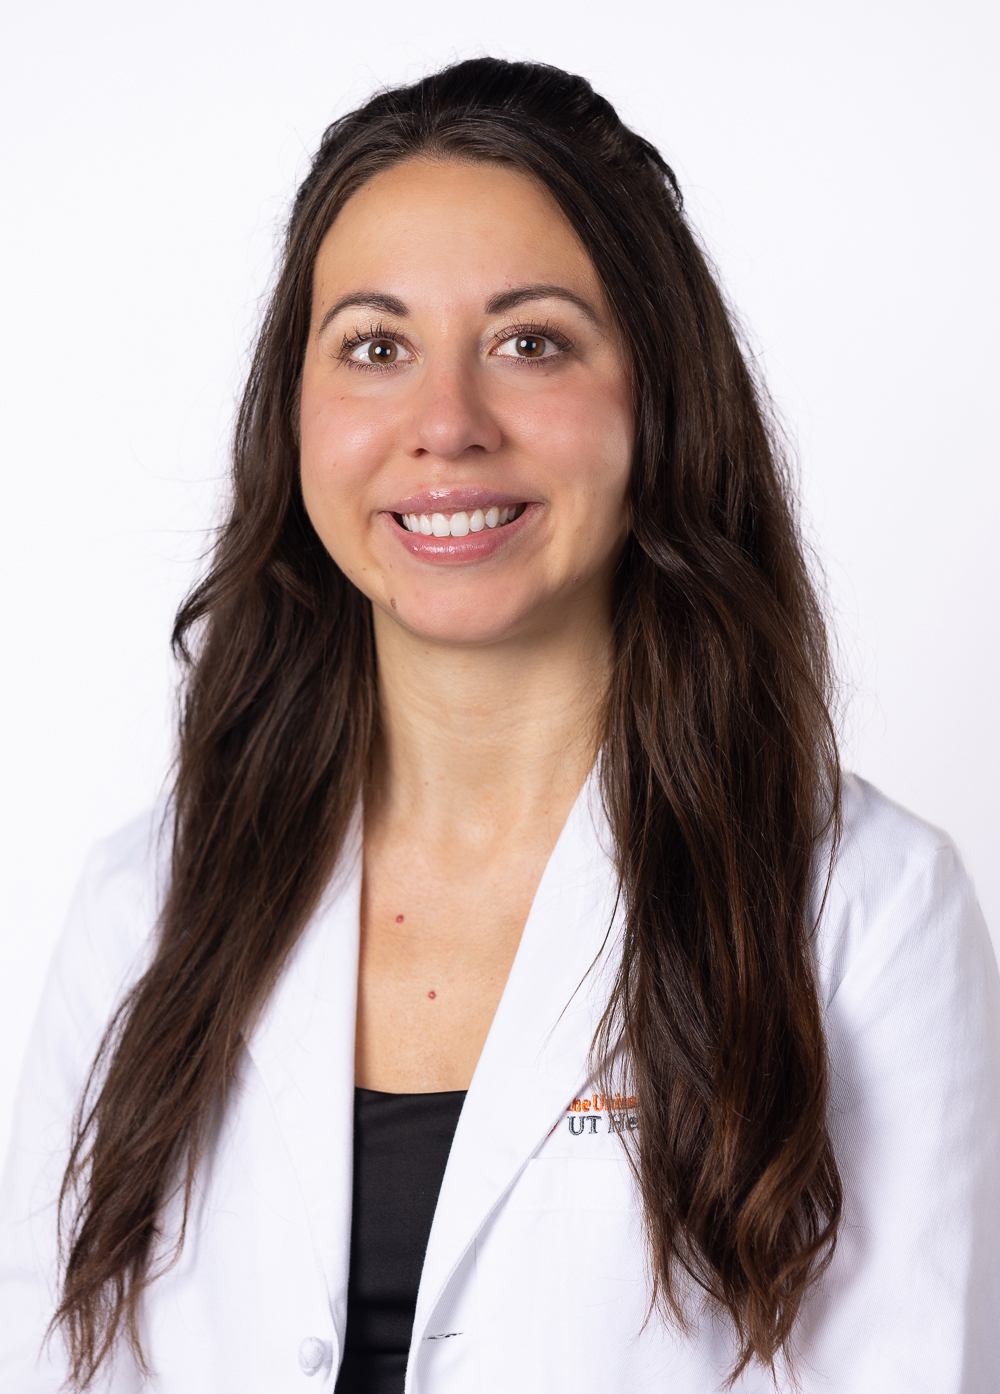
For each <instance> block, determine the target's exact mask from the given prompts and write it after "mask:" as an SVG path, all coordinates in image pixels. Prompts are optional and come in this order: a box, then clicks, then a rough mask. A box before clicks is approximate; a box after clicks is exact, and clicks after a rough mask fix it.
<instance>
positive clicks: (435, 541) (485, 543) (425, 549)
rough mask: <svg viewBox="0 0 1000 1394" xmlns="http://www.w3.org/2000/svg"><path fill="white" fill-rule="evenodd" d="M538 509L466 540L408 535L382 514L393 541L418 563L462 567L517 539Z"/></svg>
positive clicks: (388, 515)
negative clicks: (417, 560) (399, 544)
mask: <svg viewBox="0 0 1000 1394" xmlns="http://www.w3.org/2000/svg"><path fill="white" fill-rule="evenodd" d="M539 507H540V505H539V504H537V503H529V504H527V505H526V506H525V509H524V512H523V513H522V514H521V515H520V517H518V518H515V519H514V521H513V522H512V523H504V524H503V525H502V526H501V527H496V528H483V530H482V531H481V532H470V533H468V534H467V535H466V536H465V537H434V536H433V535H432V536H430V537H427V536H426V535H425V534H424V533H422V532H407V530H406V528H404V527H403V526H402V524H401V523H397V522H396V519H395V517H394V516H393V515H392V514H391V513H383V514H382V515H381V516H382V519H383V523H384V526H385V527H387V528H388V529H389V530H390V532H391V533H392V534H393V536H394V537H395V538H396V541H397V542H399V543H401V544H402V546H403V547H405V548H406V550H407V551H408V552H409V553H410V555H411V556H413V557H417V558H419V560H420V561H425V562H430V563H431V565H432V566H461V565H463V564H464V563H466V562H473V561H483V560H484V558H486V557H492V556H493V555H494V553H495V552H497V551H499V550H500V548H501V547H504V546H506V545H507V544H508V543H509V542H513V541H514V540H515V539H516V538H518V537H520V536H521V534H522V533H523V532H524V530H525V528H526V527H528V526H530V523H531V520H532V518H534V516H535V514H536V513H537V512H538V509H539Z"/></svg>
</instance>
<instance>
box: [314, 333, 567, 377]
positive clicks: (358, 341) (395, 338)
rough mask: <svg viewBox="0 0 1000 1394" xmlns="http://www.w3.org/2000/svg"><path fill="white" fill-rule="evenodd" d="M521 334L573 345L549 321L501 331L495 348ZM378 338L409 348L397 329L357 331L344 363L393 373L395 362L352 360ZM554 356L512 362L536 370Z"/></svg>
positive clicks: (344, 350)
mask: <svg viewBox="0 0 1000 1394" xmlns="http://www.w3.org/2000/svg"><path fill="white" fill-rule="evenodd" d="M520 335H534V336H535V337H536V338H539V339H548V341H549V343H551V344H554V345H555V346H556V348H557V349H558V350H559V351H560V353H569V352H571V350H572V347H573V346H572V344H571V343H570V341H569V340H568V339H567V338H566V336H565V335H564V334H560V333H559V331H558V330H557V329H553V328H551V326H550V325H549V322H548V321H547V320H546V322H545V323H544V324H536V323H534V322H532V323H528V324H511V325H508V326H507V328H506V329H502V330H499V331H498V332H497V333H496V334H494V335H493V347H494V348H499V347H500V345H501V344H506V343H508V342H509V341H510V340H511V339H516V338H518V337H519V336H520ZM375 339H385V340H387V341H388V342H389V343H392V344H399V345H400V346H401V347H405V344H404V342H403V336H402V335H401V334H399V333H397V331H396V330H394V329H386V328H385V326H384V325H382V324H381V323H379V324H372V325H369V327H368V329H367V330H364V331H362V330H360V329H356V330H355V331H354V333H353V334H345V335H344V339H343V342H342V343H341V345H340V353H339V354H338V355H337V356H338V358H339V359H340V361H341V362H343V363H347V365H348V366H349V367H350V368H352V369H355V370H357V371H359V372H362V373H391V372H394V371H395V369H396V367H397V365H396V364H395V363H362V362H360V360H359V359H356V358H352V357H351V354H352V353H353V352H354V350H355V349H357V348H360V347H361V345H362V344H370V343H371V342H372V341H373V340H375ZM552 357H554V355H552V354H549V355H547V356H546V357H542V358H517V357H513V358H511V360H510V361H511V362H512V363H518V364H520V365H522V366H524V367H528V368H535V367H537V366H538V365H539V364H540V363H545V362H547V361H549V360H551V358H552Z"/></svg>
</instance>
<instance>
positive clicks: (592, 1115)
mask: <svg viewBox="0 0 1000 1394" xmlns="http://www.w3.org/2000/svg"><path fill="white" fill-rule="evenodd" d="M636 1102H637V1101H636V1096H635V1095H634V1094H614V1095H609V1096H607V1097H606V1096H605V1095H604V1094H591V1095H590V1097H589V1098H585V1099H574V1100H573V1102H572V1103H571V1104H570V1105H569V1107H568V1108H567V1109H566V1112H567V1114H568V1115H569V1117H568V1118H567V1120H566V1122H567V1124H568V1125H569V1131H570V1133H571V1134H572V1136H573V1137H583V1136H584V1134H585V1133H586V1135H587V1136H589V1137H593V1136H595V1135H596V1134H597V1133H599V1132H608V1133H622V1132H624V1131H625V1130H626V1129H628V1130H629V1131H630V1132H631V1131H632V1130H633V1129H635V1128H637V1127H638V1126H639V1120H638V1119H637V1118H636V1115H635V1107H636ZM602 1119H603V1121H604V1125H605V1126H604V1127H603V1128H602V1127H601V1126H600V1124H601V1121H602Z"/></svg>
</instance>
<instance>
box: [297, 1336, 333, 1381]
mask: <svg viewBox="0 0 1000 1394" xmlns="http://www.w3.org/2000/svg"><path fill="white" fill-rule="evenodd" d="M299 1364H300V1365H301V1366H302V1369H303V1370H304V1371H305V1373H306V1374H307V1375H318V1374H319V1372H320V1370H322V1369H324V1368H326V1369H329V1367H330V1366H331V1365H332V1364H333V1345H332V1343H331V1342H330V1341H323V1340H321V1339H320V1338H319V1336H307V1337H306V1338H305V1340H304V1341H303V1342H302V1344H301V1345H300V1346H299Z"/></svg>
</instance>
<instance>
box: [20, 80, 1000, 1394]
mask: <svg viewBox="0 0 1000 1394" xmlns="http://www.w3.org/2000/svg"><path fill="white" fill-rule="evenodd" d="M175 638H176V642H177V645H178V647H179V649H180V651H181V653H182V654H183V655H184V656H185V658H186V659H187V660H188V662H189V665H190V666H189V674H188V678H187V686H186V699H185V705H184V710H183V721H182V730H181V740H180V749H179V756H178V765H177V777H176V782H175V786H174V789H173V793H172V798H171V800H170V802H169V804H168V805H167V806H166V807H164V808H162V809H160V810H159V811H158V812H157V813H156V814H155V815H154V816H153V818H152V819H146V820H143V821H141V822H140V823H139V824H137V825H135V826H134V827H132V828H130V829H127V830H126V831H125V832H124V833H122V834H120V835H119V836H118V837H116V838H113V839H111V840H110V842H108V843H107V844H105V845H104V847H103V848H101V849H99V850H98V852H97V853H96V854H95V857H94V859H93V860H92V863H91V865H90V867H89V869H88V871H87V873H86V875H85V877H84V881H83V884H82V887H81V890H80V893H79V896H78V900H77V903H76V908H75V910H74V912H73V914H72V915H71V919H70V924H69V927H68V929H67V932H66V936H65V939H64V942H63V944H62V947H61V949H60V952H59V955H58V957H57V960H56V964H55V966H54V969H53V976H52V981H51V983H50V986H49V989H48V992H47V996H46V1002H45V1005H44V1007H43V1011H42V1016H41V1020H40V1023H39V1027H38V1030H37V1033H36V1037H35V1041H34V1045H33V1047H32V1051H31V1055H30V1059H29V1063H28V1067H27V1074H26V1080H25V1085H24V1090H23V1093H22V1104H21V1113H20V1118H19V1123H18V1132H17V1142H16V1145H15V1150H14V1154H13V1161H12V1165H11V1168H10V1171H9V1174H8V1181H7V1189H6V1196H7V1201H6V1209H5V1221H4V1223H5V1230H4V1255H5V1258H4V1265H5V1266H4V1269H3V1274H2V1276H3V1280H4V1285H5V1287H4V1311H5V1313H9V1314H10V1316H9V1317H8V1316H5V1323H6V1330H5V1335H4V1342H5V1346H4V1355H3V1360H4V1362H5V1363H3V1364H2V1365H0V1371H2V1373H3V1375H4V1380H3V1387H4V1388H5V1389H6V1388H12V1389H17V1390H18V1391H25V1394H27V1392H28V1391H50V1390H55V1389H56V1388H59V1387H62V1383H63V1381H64V1379H66V1378H67V1377H68V1379H69V1383H70V1386H71V1387H74V1388H77V1389H80V1388H85V1387H89V1388H101V1389H109V1390H112V1391H114V1392H115V1394H125V1391H133V1390H139V1389H156V1390H162V1391H167V1394H200V1392H201V1391H205V1394H208V1391H211V1392H212V1394H224V1391H230V1390H231V1391H237V1390H239V1391H240V1394H250V1391H257V1390H259V1391H262V1394H263V1391H268V1394H275V1391H279V1390H285V1389H288V1390H292V1389H297V1388H299V1387H301V1386H302V1381H303V1376H312V1377H318V1387H320V1388H325V1389H331V1388H333V1386H334V1384H336V1387H337V1389H338V1391H340V1394H351V1391H361V1390H366V1391H390V1390H395V1391H401V1390H402V1389H403V1387H404V1377H405V1382H406V1389H407V1390H408V1391H411V1392H416V1391H419V1392H420V1394H424V1391H427V1394H446V1392H447V1394H451V1392H452V1391H454V1394H459V1392H460V1394H466V1391H468V1390H472V1389H480V1390H484V1391H498V1392H499V1391H505V1394H506V1391H509V1390H510V1389H511V1388H520V1389H524V1390H530V1391H539V1394H541V1391H545V1394H550V1391H558V1390H567V1391H568V1390H571V1389H572V1390H574V1391H579V1390H594V1391H598V1390H600V1391H607V1390H609V1389H620V1390H628V1391H632V1390H641V1389H649V1390H653V1389H669V1390H671V1391H678V1394H707V1391H709V1390H715V1389H719V1388H721V1387H723V1386H724V1385H725V1384H726V1383H727V1382H728V1383H729V1384H730V1385H731V1387H734V1388H737V1389H739V1390H742V1391H751V1390H753V1391H757V1390H764V1389H769V1388H773V1387H775V1386H777V1387H779V1388H782V1389H791V1388H793V1387H795V1382H796V1381H797V1382H798V1387H799V1388H802V1389H806V1390H814V1389H815V1390H819V1389H823V1390H833V1391H845V1392H846V1391H868V1390H871V1389H873V1388H879V1389H880V1390H900V1391H902V1390H906V1391H907V1394H912V1391H915V1390H924V1389H926V1390H928V1391H931V1390H933V1391H935V1394H940V1392H941V1391H945V1390H948V1391H952V1390H956V1391H957V1390H963V1391H985V1390H987V1389H988V1388H993V1387H995V1380H996V1377H997V1375H998V1373H1000V1353H998V1341H997V1332H996V1327H997V1323H996V1321H995V1312H994V1310H993V1309H994V1308H995V1305H996V1299H997V1298H998V1296H1000V1279H998V1257H997V1255H998V1252H1000V1242H998V1241H1000V1200H998V1186H997V1180H996V1174H995V1155H996V1154H995V1148H996V1145H997V1140H998V1139H997V1132H998V1113H1000V1110H998V1107H997V1104H998V1097H997V1096H998V1069H997V1063H998V1055H1000V1051H998V1019H1000V1014H998V994H997V975H996V968H995V964H994V962H993V959H992V956H991V952H990V949H989V941H988V938H987V936H986V933H985V929H984V926H983V924H982V919H981V916H980V914H979V912H978V909H977V907H976V905H975V901H974V898H973V896H972V893H971V890H970V888H969V884H968V881H967V879H966V877H965V875H964V873H963V871H962V868H961V864H960V861H959V859H958V857H957V854H956V853H955V851H954V849H953V848H952V846H951V844H950V843H949V842H948V840H947V839H946V838H944V837H943V836H942V835H941V834H938V833H936V832H934V831H933V830H931V829H929V828H927V827H925V826H924V825H922V824H920V823H919V822H917V821H916V820H915V819H913V818H911V817H910V816H909V815H907V814H905V813H903V812H901V811H900V810H898V809H896V808H894V807H893V806H892V805H891V804H889V803H888V802H887V801H886V800H885V799H883V798H882V797H881V796H880V795H879V794H877V793H876V792H875V791H874V790H872V789H870V788H868V787H867V786H866V785H864V784H862V783H861V782H860V781H858V780H856V779H853V778H850V777H845V778H843V779H841V777H840V774H839V771H838V765H837V760H836V753H835V748H834V740H833V733H832V728H831V722H830V718H829V715H828V702H829V692H830V687H829V675H828V665H827V654H826V647H825V641H824V634H823V626H822V621H821V615H820V611H819V608H818V606H817V602H816V599H815V596H814V594H813V591H812V589H811V587H810V583H809V580H808V576H807V572H806V568H805V565H804V563H803V556H802V549H801V545H800V542H799V539H798V536H797V533H796V529H795V524H794V517H793V509H792V505H791V498H790V492H789V487H788V484H787V481H786V478H785V475H784V473H783V469H782V465H781V461H780V457H779V455H778V452H777V450H776V447H775V443H774V437H773V433H772V432H771V431H770V429H769V424H768V418H767V414H766V410H765V408H764V405H763V404H762V401H761V397H760V393H759V390H758V388H757V387H756V386H755V384H754V380H753V378H752V376H751V374H750V372H749V371H748V368H747V366H746V364H745V362H744V359H743V357H742V356H741V352H740V349H739V346H738V342H737V338H736V335H735V334H734V330H733V327H732V324H731V322H730V320H729V318H728V316H727V313H726V310H725V307H724V304H723V301H722V299H721V296H720V294H719V291H718V289H717V288H716V286H715V284H714V283H713V280H712V278H711V276H710V274H709V272H708V270H707V269H706V266H705V262H704V259H703V257H702V255H701V253H700V252H699V250H698V247H697V244H696V243H695V241H694V239H693V237H692V235H691V233H690V231H689V230H688V228H687V226H686V224H685V222H684V220H683V217H682V214H681V210H680V198H679V194H678V192H677V188H676V185H675V183H674V180H673V176H672V175H671V173H670V171H669V169H667V167H666V166H665V165H664V163H663V161H662V160H661V159H660V157H659V155H658V154H657V152H656V151H655V150H654V149H652V147H651V146H649V145H648V144H647V143H646V142H645V141H642V140H640V139H639V138H638V137H636V136H635V135H633V134H632V133H631V132H629V131H628V130H626V129H625V128H624V127H623V126H622V125H621V123H620V121H619V120H618V118H617V117H616V115H615V113H614V112H613V110H612V109H611V108H610V107H609V105H608V104H607V103H606V102H605V101H603V100H602V99H601V98H599V97H597V96H595V95H594V93H593V92H592V91H591V89H590V87H589V86H588V85H587V84H586V83H585V82H584V81H582V80H581V79H579V78H574V77H570V76H567V75H566V74H564V73H561V72H559V71H557V70H554V69H550V68H544V67H540V66H533V65H525V64H508V63H502V62H498V61H495V60H491V59H482V60H476V61H473V62H470V63H463V64H460V65H458V66H457V67H454V68H451V69H448V70H446V71H444V72H442V73H439V74H437V75H436V76H435V77H432V78H429V79H427V80H426V81H424V82H421V83H418V84H416V85H415V86H414V87H410V88H407V89H403V90H401V91H397V92H389V93H385V94H381V95H379V96H378V97H376V98H374V99H373V100H372V101H371V102H369V103H368V104H367V105H366V106H365V107H363V108H361V109H360V110H359V111H357V112H355V113H353V114H352V115H350V116H348V117H345V118H344V119H343V120H341V121H339V122H337V123H336V124H335V125H334V126H332V127H331V128H330V130H329V131H328V132H327V134H326V136H325V138H324V140H323V143H322V146H321V149H320V151H319V154H318V155H317V157H316V160H315V162H314V164H313V168H312V171H311V173H310V175H309V177H308V178H307V179H306V181H305V183H304V185H303V187H302V189H301V190H300V192H299V194H298V197H297V199H296V203H295V206H294V210H293V214H292V218H291V223H290V227H289V232H288V239H287V245H286V253H285V259H284V263H283V266H282V269H281V273H280V276H279V279H278V283H277V286H276V289H275V292H274V296H273V299H272V302H271V306H270V309H269V311H268V314H267V316H266V319H265V322H264V326H263V329H262V332H261V337H260V342H259V345H258V349H257V353H256V357H255V360H254V364H253V368H252V371H251V375H250V382H249V385H248V387H247V391H246V395H245V398H244V401H243V406H242V409H241V413H240V417H239V422H238V426H237V432H236V443H235V452H234V485H233V502H232V508H231V512H230V515H229V518H228V521H227V522H226V525H225V527H224V528H223V530H222V532H221V535H220V538H219V542H218V546H217V549H216V553H215V557H214V560H213V564H212V568H211V571H210V573H209V575H208V577H207V579H206V580H205V581H204V582H203V583H202V584H201V585H200V586H199V587H198V588H197V590H196V591H195V593H194V595H193V596H192V598H191V599H190V600H189V601H188V602H187V604H186V605H185V606H184V608H183V609H182V610H181V613H180V615H179V618H178V622H177V629H176V635H175ZM109 1021H110V1025H109V1024H108V1023H109ZM91 1060H96V1063H95V1064H94V1066H93V1069H92V1070H91V1071H90V1073H89V1074H88V1065H89V1063H90V1061H91ZM81 1099H82V1100H83V1102H82V1103H80V1100H81ZM74 1108H76V1109H77V1112H76V1115H75V1122H73V1124H72V1128H71V1127H70V1120H71V1118H73V1115H74ZM57 1216H58V1218H59V1221H60V1229H59V1233H58V1240H59V1241H60V1242H59V1245H58V1246H57V1233H56V1221H57ZM57 1248H58V1253H59V1255H60V1257H59V1261H58V1262H57V1260H56V1254H57ZM50 1323H51V1324H50ZM47 1327H48V1331H49V1339H48V1343H47V1345H46V1346H45V1349H44V1353H43V1354H42V1356H41V1357H40V1358H39V1357H38V1350H39V1347H40V1345H41V1342H42V1337H43V1335H44V1333H45V1331H46V1328H47ZM312 1387H316V1386H312Z"/></svg>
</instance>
